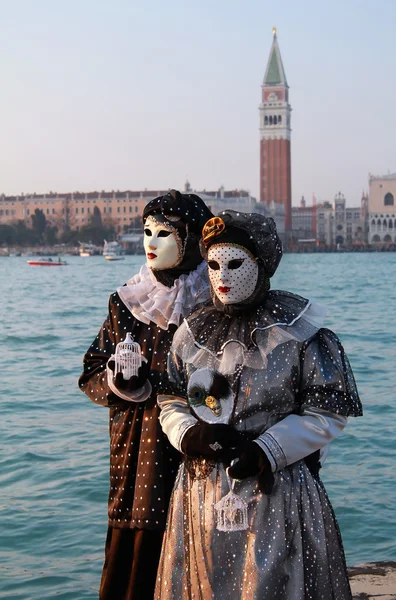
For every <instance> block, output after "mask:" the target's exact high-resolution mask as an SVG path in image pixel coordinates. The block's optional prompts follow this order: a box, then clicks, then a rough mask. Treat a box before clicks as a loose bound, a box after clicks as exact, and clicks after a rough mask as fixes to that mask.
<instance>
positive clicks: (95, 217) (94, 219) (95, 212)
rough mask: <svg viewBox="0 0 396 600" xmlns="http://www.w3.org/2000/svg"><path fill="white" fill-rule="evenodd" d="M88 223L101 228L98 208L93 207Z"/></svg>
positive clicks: (100, 216)
mask: <svg viewBox="0 0 396 600" xmlns="http://www.w3.org/2000/svg"><path fill="white" fill-rule="evenodd" d="M89 222H90V224H91V225H93V226H94V227H103V223H102V215H101V213H100V208H99V206H94V209H93V215H92V216H91V218H90V220H89Z"/></svg>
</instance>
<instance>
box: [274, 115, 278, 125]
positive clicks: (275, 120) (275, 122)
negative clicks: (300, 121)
mask: <svg viewBox="0 0 396 600" xmlns="http://www.w3.org/2000/svg"><path fill="white" fill-rule="evenodd" d="M277 122H278V120H277V118H276V115H275V116H274V125H276V124H277Z"/></svg>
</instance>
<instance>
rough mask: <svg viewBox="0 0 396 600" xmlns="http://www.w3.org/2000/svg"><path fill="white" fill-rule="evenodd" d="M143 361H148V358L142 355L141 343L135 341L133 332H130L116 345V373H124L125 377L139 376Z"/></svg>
mask: <svg viewBox="0 0 396 600" xmlns="http://www.w3.org/2000/svg"><path fill="white" fill-rule="evenodd" d="M142 361H144V362H147V359H146V358H145V357H144V356H143V355H142V350H141V348H140V345H139V344H138V343H137V342H134V341H133V337H132V334H131V333H129V332H128V333H127V334H126V338H125V340H124V341H123V342H119V343H118V344H117V346H116V351H115V371H114V374H115V375H117V373H122V376H123V378H124V379H130V378H131V377H134V376H137V375H138V372H139V368H140V367H141V365H142Z"/></svg>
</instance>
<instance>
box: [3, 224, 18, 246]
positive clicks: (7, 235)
mask: <svg viewBox="0 0 396 600" xmlns="http://www.w3.org/2000/svg"><path fill="white" fill-rule="evenodd" d="M1 244H2V245H8V244H15V229H14V227H12V226H11V225H6V224H0V245H1Z"/></svg>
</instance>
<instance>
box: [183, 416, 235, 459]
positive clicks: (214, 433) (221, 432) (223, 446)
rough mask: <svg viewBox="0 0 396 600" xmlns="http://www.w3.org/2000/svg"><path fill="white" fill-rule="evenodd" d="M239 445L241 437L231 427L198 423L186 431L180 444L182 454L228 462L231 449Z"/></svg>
mask: <svg viewBox="0 0 396 600" xmlns="http://www.w3.org/2000/svg"><path fill="white" fill-rule="evenodd" d="M240 443H241V436H240V434H239V432H238V431H236V429H234V428H233V427H231V425H226V424H221V423H219V424H215V425H211V424H209V423H203V422H199V423H196V424H195V425H193V426H192V427H190V429H187V431H186V433H185V434H184V436H183V438H182V442H181V449H182V452H183V454H187V456H190V457H193V458H194V457H198V456H201V457H203V458H209V459H212V460H218V461H222V460H228V459H229V455H230V452H231V451H232V450H231V449H232V448H235V447H236V446H238V445H239V444H240Z"/></svg>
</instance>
